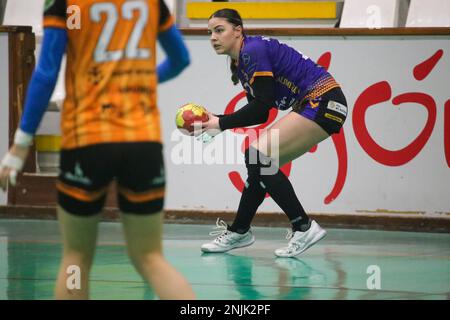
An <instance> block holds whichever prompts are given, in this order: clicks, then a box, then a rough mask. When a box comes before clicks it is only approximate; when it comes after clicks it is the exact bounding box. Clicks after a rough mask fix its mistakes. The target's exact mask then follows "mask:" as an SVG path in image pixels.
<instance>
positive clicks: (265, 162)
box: [245, 146, 272, 188]
mask: <svg viewBox="0 0 450 320" xmlns="http://www.w3.org/2000/svg"><path fill="white" fill-rule="evenodd" d="M271 164H272V159H271V158H270V157H268V156H267V155H265V154H263V153H262V152H260V151H259V150H258V149H256V148H254V147H252V146H250V147H249V148H248V149H247V150H245V166H246V167H247V175H248V178H247V183H246V187H247V188H248V186H249V185H261V186H262V187H263V188H264V185H263V184H262V181H261V178H262V175H261V169H262V168H267V167H270V166H271Z"/></svg>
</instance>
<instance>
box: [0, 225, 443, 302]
mask: <svg viewBox="0 0 450 320" xmlns="http://www.w3.org/2000/svg"><path fill="white" fill-rule="evenodd" d="M211 228H212V226H206V225H179V224H167V225H166V226H165V233H164V247H165V254H166V256H167V258H168V259H169V261H170V262H171V263H173V264H174V265H175V266H176V267H177V268H178V270H180V271H181V272H182V273H183V274H184V275H185V276H186V277H187V279H188V280H189V282H190V283H191V284H192V285H193V288H194V291H195V293H196V295H197V297H198V299H203V300H209V299H219V300H241V299H251V300H265V299H271V300H302V299H449V298H450V235H449V234H432V233H410V232H408V233H407V232H383V231H367V230H346V229H329V230H328V234H327V236H326V238H324V239H323V240H322V241H321V242H319V243H318V244H317V245H315V246H314V247H312V248H310V249H309V250H308V251H306V252H305V253H304V254H302V255H301V256H299V257H298V258H276V257H275V256H274V254H273V251H274V250H275V249H276V248H278V247H280V246H283V245H284V244H285V243H286V240H285V238H284V237H285V233H286V232H285V231H286V230H285V229H283V228H262V227H256V228H254V234H255V237H256V242H255V243H254V244H253V245H252V246H251V247H247V248H242V249H237V250H233V251H230V252H229V253H225V254H202V253H201V252H200V245H201V244H202V243H204V242H205V241H208V240H210V239H211V237H210V236H209V235H208V233H209V231H210V230H211ZM60 256H61V243H60V239H59V231H58V225H57V222H56V221H46V220H5V219H3V220H0V300H1V299H3V300H4V299H29V300H34V299H52V298H53V286H54V283H55V278H56V273H57V269H58V267H59V259H60ZM377 275H379V278H378V279H379V282H377V280H378V279H376V278H375V277H376V276H377ZM377 284H379V285H380V287H379V289H377ZM374 285H375V288H373V286H374ZM371 288H372V289H371ZM91 298H93V299H156V297H155V296H154V294H153V292H152V290H151V289H150V288H148V287H147V286H146V285H145V284H144V283H143V281H142V280H141V279H140V277H139V276H138V275H137V274H136V272H135V271H134V269H133V268H132V266H131V264H130V262H129V260H128V257H127V255H126V252H125V246H124V241H123V236H122V229H121V225H120V223H112V222H111V223H109V222H108V223H106V222H102V223H101V224H100V231H99V243H98V247H97V254H96V258H95V262H94V267H93V270H92V274H91Z"/></svg>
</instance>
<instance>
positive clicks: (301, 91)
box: [238, 36, 339, 110]
mask: <svg viewBox="0 0 450 320" xmlns="http://www.w3.org/2000/svg"><path fill="white" fill-rule="evenodd" d="M257 76H272V77H274V79H275V105H276V107H277V108H278V109H281V110H286V109H288V108H290V107H292V105H293V104H294V103H295V102H297V101H302V100H303V99H308V98H315V97H318V96H320V95H322V94H323V93H325V92H327V91H329V90H331V89H333V88H335V87H339V85H338V84H337V83H336V81H334V79H333V77H332V76H331V75H330V74H329V73H328V72H327V71H326V70H325V69H324V68H323V67H321V66H319V65H317V64H316V63H315V62H314V61H312V60H311V59H309V58H308V57H307V56H305V55H303V54H302V53H301V52H299V51H297V50H295V49H293V48H291V47H289V46H287V45H286V44H283V43H280V42H278V41H277V40H276V39H271V38H266V37H260V36H256V37H250V36H245V37H244V42H243V44H242V49H241V52H240V54H239V64H238V77H239V80H240V81H241V83H242V86H243V87H244V89H245V91H247V93H250V95H252V96H254V94H253V90H252V88H251V84H252V83H253V80H254V77H257Z"/></svg>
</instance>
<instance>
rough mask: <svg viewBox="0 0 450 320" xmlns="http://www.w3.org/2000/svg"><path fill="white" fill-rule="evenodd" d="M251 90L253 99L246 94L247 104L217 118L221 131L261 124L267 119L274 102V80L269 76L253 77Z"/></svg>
mask: <svg viewBox="0 0 450 320" xmlns="http://www.w3.org/2000/svg"><path fill="white" fill-rule="evenodd" d="M254 79H255V80H254V81H253V84H252V89H253V92H254V95H255V97H254V98H253V97H251V95H249V94H247V99H248V100H249V103H248V104H247V105H245V106H244V107H242V108H241V109H239V110H238V111H236V112H233V113H231V114H228V115H224V116H220V117H219V125H220V129H221V130H226V129H233V128H242V127H247V126H253V125H256V124H261V123H264V122H266V121H267V119H268V118H269V110H270V109H271V108H272V106H273V105H274V100H275V80H274V78H273V77H270V76H259V77H255V78H254Z"/></svg>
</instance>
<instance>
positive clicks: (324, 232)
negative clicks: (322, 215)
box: [275, 229, 327, 258]
mask: <svg viewBox="0 0 450 320" xmlns="http://www.w3.org/2000/svg"><path fill="white" fill-rule="evenodd" d="M326 235H327V231H326V230H324V229H322V231H321V232H320V233H318V234H317V235H316V236H315V237H314V238H313V240H312V241H311V242H310V243H309V245H307V246H306V247H305V248H304V249H303V250H302V251H300V252H298V253H296V254H291V255H287V256H278V255H277V254H275V255H276V256H277V257H280V258H292V257H295V256H298V255H299V254H301V253H303V252H305V251H306V250H308V249H309V248H311V247H312V246H313V245H315V244H316V243H317V242H319V241H320V240H322V239H323V238H324V237H325V236H326Z"/></svg>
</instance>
